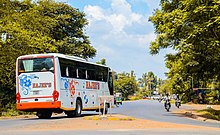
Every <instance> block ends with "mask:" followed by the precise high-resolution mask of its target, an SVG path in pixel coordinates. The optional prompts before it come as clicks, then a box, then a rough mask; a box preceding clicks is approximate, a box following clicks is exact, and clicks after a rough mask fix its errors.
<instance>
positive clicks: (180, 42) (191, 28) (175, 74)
mask: <svg viewBox="0 0 220 135" xmlns="http://www.w3.org/2000/svg"><path fill="white" fill-rule="evenodd" d="M160 5H161V9H157V10H155V12H154V14H153V16H151V17H150V18H149V20H150V21H151V22H152V23H153V24H154V26H155V32H156V34H158V35H157V38H156V39H155V41H154V42H152V43H151V46H150V50H151V51H150V52H151V54H158V53H159V51H160V49H163V48H172V49H174V50H176V53H175V54H168V55H167V56H166V66H167V67H168V68H169V69H170V71H169V73H168V78H170V79H171V80H170V81H171V83H170V84H171V85H172V90H173V91H175V92H181V91H182V92H183V93H188V94H189V93H190V92H191V91H192V90H191V88H192V86H190V85H191V83H190V81H191V79H192V78H194V79H195V80H198V81H205V80H209V79H213V78H218V80H219V79H220V72H219V69H220V55H219V53H220V27H219V25H220V2H219V0H211V1H210V0H161V2H160ZM186 95H187V94H186ZM186 97H190V96H186Z"/></svg>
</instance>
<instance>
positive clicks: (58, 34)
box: [0, 0, 96, 111]
mask: <svg viewBox="0 0 220 135" xmlns="http://www.w3.org/2000/svg"><path fill="white" fill-rule="evenodd" d="M87 24H88V22H87V20H86V19H85V14H84V13H82V12H80V11H79V10H78V9H76V8H73V7H71V6H69V5H67V4H64V3H58V2H55V1H54V0H38V1H36V0H34V1H33V0H24V1H18V0H1V1H0V35H3V34H4V35H6V37H5V38H6V40H0V78H1V79H0V108H2V106H4V105H6V104H7V103H10V102H14V101H15V99H14V98H15V92H14V91H15V61H16V58H17V57H18V56H20V55H24V54H33V53H51V52H57V53H63V54H68V55H75V56H79V57H83V58H91V57H94V56H95V53H96V50H95V49H94V48H93V47H92V46H91V45H90V41H89V38H88V36H86V35H85V32H84V27H85V26H86V25H87ZM0 111H1V110H0Z"/></svg>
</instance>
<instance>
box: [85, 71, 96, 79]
mask: <svg viewBox="0 0 220 135" xmlns="http://www.w3.org/2000/svg"><path fill="white" fill-rule="evenodd" d="M87 79H88V80H96V78H95V71H94V70H87Z"/></svg>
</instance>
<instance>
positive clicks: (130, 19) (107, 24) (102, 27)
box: [59, 0, 169, 79]
mask: <svg viewBox="0 0 220 135" xmlns="http://www.w3.org/2000/svg"><path fill="white" fill-rule="evenodd" d="M59 1H61V2H65V3H67V4H69V5H71V6H72V7H74V8H78V9H79V10H80V11H81V12H84V13H85V14H86V18H87V20H88V22H89V24H88V26H86V28H85V34H86V35H88V36H89V40H90V41H91V45H92V46H93V47H94V48H95V49H96V50H97V54H96V57H95V58H93V59H90V60H89V61H92V62H97V61H100V60H101V59H102V58H105V59H106V64H107V66H109V67H111V68H112V69H113V70H114V71H116V72H117V73H122V72H126V73H130V72H131V70H134V72H135V75H136V76H137V78H140V77H142V75H143V73H147V72H150V71H152V72H153V73H154V74H155V75H156V76H157V77H159V78H161V79H166V77H165V74H164V73H165V72H167V71H168V69H167V68H166V67H165V62H164V60H165V58H164V56H165V55H166V53H169V52H168V50H161V51H160V53H159V54H158V55H153V56H152V55H151V54H150V50H149V47H150V42H152V41H154V39H155V38H156V34H155V33H154V31H155V29H154V26H153V24H152V23H151V22H149V21H148V19H149V16H151V15H153V12H154V10H155V9H158V8H160V7H159V1H160V0H59Z"/></svg>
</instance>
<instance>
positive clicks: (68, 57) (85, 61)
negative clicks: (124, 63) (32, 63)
mask: <svg viewBox="0 0 220 135" xmlns="http://www.w3.org/2000/svg"><path fill="white" fill-rule="evenodd" d="M40 56H45V57H47V56H48V57H51V56H54V57H60V58H64V59H69V60H75V61H79V62H83V63H88V64H93V65H98V66H102V67H107V68H108V66H106V65H101V64H97V63H93V62H89V61H87V60H86V59H83V58H80V57H77V56H70V55H65V54H61V53H46V54H29V55H22V56H19V57H18V58H17V59H24V58H35V57H40Z"/></svg>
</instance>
